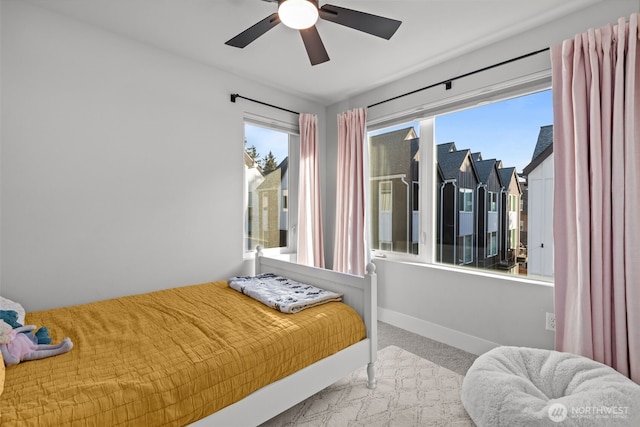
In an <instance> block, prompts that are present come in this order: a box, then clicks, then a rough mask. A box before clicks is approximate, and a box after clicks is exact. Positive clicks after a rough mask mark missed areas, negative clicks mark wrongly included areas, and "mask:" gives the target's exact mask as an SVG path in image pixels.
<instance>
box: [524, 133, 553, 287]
mask: <svg viewBox="0 0 640 427" xmlns="http://www.w3.org/2000/svg"><path fill="white" fill-rule="evenodd" d="M523 175H524V176H525V177H526V179H527V185H528V189H529V195H528V197H529V203H528V219H527V222H528V224H527V227H528V246H527V253H528V263H527V269H528V272H529V274H530V275H538V276H546V277H553V185H554V178H553V176H554V175H553V125H548V126H542V127H541V128H540V133H539V134H538V141H537V143H536V147H535V149H534V151H533V156H532V157H531V162H530V163H529V164H528V165H527V166H526V167H525V168H524V170H523Z"/></svg>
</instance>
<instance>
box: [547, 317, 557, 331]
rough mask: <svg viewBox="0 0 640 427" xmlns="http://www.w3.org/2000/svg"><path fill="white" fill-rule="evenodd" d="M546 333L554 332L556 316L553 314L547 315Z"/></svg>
mask: <svg viewBox="0 0 640 427" xmlns="http://www.w3.org/2000/svg"><path fill="white" fill-rule="evenodd" d="M546 325H547V326H546V329H547V331H555V330H556V315H555V314H554V313H547V323H546Z"/></svg>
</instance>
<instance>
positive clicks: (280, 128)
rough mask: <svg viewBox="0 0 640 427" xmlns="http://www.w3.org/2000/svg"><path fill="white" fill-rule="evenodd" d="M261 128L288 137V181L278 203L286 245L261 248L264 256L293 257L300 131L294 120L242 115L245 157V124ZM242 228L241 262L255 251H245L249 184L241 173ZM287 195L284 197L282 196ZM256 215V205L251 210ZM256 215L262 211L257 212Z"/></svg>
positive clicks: (249, 257)
mask: <svg viewBox="0 0 640 427" xmlns="http://www.w3.org/2000/svg"><path fill="white" fill-rule="evenodd" d="M247 124H249V125H251V126H257V127H261V128H264V129H267V130H272V131H277V132H282V133H286V134H288V135H289V141H288V156H287V157H288V158H289V160H288V176H289V179H288V182H287V187H286V189H283V194H281V197H280V199H279V200H278V203H279V205H280V209H281V210H282V211H283V212H286V213H287V244H286V246H281V247H275V248H262V251H263V253H264V254H265V255H267V256H277V255H281V254H295V253H296V252H297V234H296V231H297V225H298V179H297V178H298V176H299V159H300V129H299V124H298V121H297V120H295V121H294V120H291V121H285V120H281V119H276V118H273V117H265V116H260V115H255V114H251V113H245V114H244V117H243V121H242V134H243V144H242V152H243V154H242V155H243V156H244V152H245V147H244V141H245V140H246V132H245V129H246V127H245V126H246V125H247ZM242 180H243V218H242V221H243V227H242V242H243V243H242V249H243V257H244V259H251V258H252V257H253V254H254V253H255V252H256V248H255V247H252V248H248V247H247V244H246V239H247V237H248V231H249V230H248V224H247V213H248V208H249V197H248V193H249V191H248V183H247V174H246V173H243V177H242ZM285 192H286V194H285ZM284 197H286V204H287V206H286V207H284V206H283V204H282V203H283V198H284ZM253 208H254V212H253V215H255V209H256V208H258V207H256V206H254V207H253ZM258 214H259V215H261V214H262V212H259V213H258Z"/></svg>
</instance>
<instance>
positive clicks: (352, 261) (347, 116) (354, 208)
mask: <svg viewBox="0 0 640 427" xmlns="http://www.w3.org/2000/svg"><path fill="white" fill-rule="evenodd" d="M366 119H367V110H366V109H365V108H357V109H353V110H350V111H347V112H344V113H342V114H339V115H338V177H337V189H336V233H335V247H334V258H333V269H334V270H336V271H340V272H343V273H350V274H355V275H360V276H362V275H364V269H365V265H366V263H367V261H368V259H367V249H366V247H367V243H366V227H365V213H366V203H365V199H366V197H365V192H366V188H365V187H366V182H365V166H366V161H365V156H366V131H365V125H366Z"/></svg>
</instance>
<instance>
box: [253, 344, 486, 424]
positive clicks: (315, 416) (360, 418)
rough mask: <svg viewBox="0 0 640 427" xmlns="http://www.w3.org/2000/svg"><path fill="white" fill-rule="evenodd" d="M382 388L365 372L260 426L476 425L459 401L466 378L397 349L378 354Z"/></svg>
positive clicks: (361, 371)
mask: <svg viewBox="0 0 640 427" xmlns="http://www.w3.org/2000/svg"><path fill="white" fill-rule="evenodd" d="M376 377H377V379H378V386H377V388H376V389H375V390H369V389H368V388H367V386H366V378H367V374H366V369H365V368H362V369H360V370H358V371H356V372H354V373H353V374H351V375H349V376H347V377H345V378H343V379H342V380H340V381H338V382H336V383H335V384H333V385H331V386H329V387H327V388H326V389H324V390H322V391H320V392H319V393H317V394H315V395H313V396H311V397H310V398H309V399H307V400H305V401H303V402H301V403H299V404H298V405H296V406H294V407H292V408H290V409H289V410H287V411H286V412H283V413H282V414H280V415H278V416H277V417H275V418H272V419H271V420H269V421H267V422H266V423H264V424H262V427H276V426H277V427H284V426H296V427H301V426H305V427H319V426H331V427H334V426H345V427H346V426H349V427H351V426H362V427H364V426H367V427H371V426H376V427H377V426H398V427H410V426H456V427H461V426H473V425H474V424H473V421H471V419H470V418H469V416H468V415H467V412H466V411H465V409H464V407H463V406H462V403H461V402H460V387H461V385H462V378H463V377H462V375H459V374H456V373H454V372H451V371H449V370H448V369H445V368H443V367H441V366H439V365H436V364H435V363H432V362H430V361H428V360H426V359H423V358H421V357H418V356H416V355H415V354H412V353H409V352H408V351H405V350H402V349H401V348H398V347H395V346H389V347H386V348H384V349H382V350H380V351H378V361H377V362H376Z"/></svg>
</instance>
